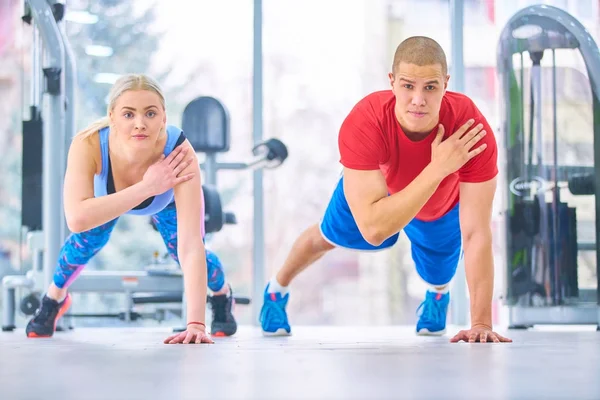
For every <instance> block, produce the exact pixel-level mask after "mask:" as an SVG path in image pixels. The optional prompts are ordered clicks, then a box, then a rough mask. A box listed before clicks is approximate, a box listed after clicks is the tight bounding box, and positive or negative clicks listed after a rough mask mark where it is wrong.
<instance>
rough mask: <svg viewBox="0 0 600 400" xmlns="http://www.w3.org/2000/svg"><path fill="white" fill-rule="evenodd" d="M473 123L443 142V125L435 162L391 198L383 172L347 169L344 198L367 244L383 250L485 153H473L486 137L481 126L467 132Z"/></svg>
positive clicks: (434, 148)
mask: <svg viewBox="0 0 600 400" xmlns="http://www.w3.org/2000/svg"><path fill="white" fill-rule="evenodd" d="M473 122H474V121H473V120H469V121H468V122H467V123H465V124H464V125H463V126H461V127H460V128H459V129H458V130H457V131H456V133H455V134H454V135H451V136H450V137H449V138H447V139H446V140H444V141H443V142H442V138H443V136H444V127H443V126H442V125H439V128H438V133H437V136H436V138H435V139H434V141H433V143H432V145H431V162H430V163H429V164H428V165H427V166H426V167H425V168H424V169H423V171H421V173H420V174H419V175H418V176H417V177H416V178H415V179H414V180H413V181H412V182H411V183H410V184H408V185H407V186H406V187H405V188H404V189H402V190H401V191H399V192H398V193H394V194H393V195H391V196H388V195H387V185H386V182H385V178H384V176H383V174H382V173H381V171H379V170H354V169H350V168H347V167H346V168H345V169H344V194H345V195H346V199H347V201H348V206H349V207H350V210H351V211H352V215H353V216H354V219H355V221H356V224H357V226H358V229H359V230H360V232H361V234H362V236H363V237H364V238H365V240H366V241H367V242H369V243H370V244H372V245H374V246H379V245H380V244H381V243H383V241H385V240H386V239H387V238H388V237H390V236H392V235H393V234H395V233H396V232H399V231H400V230H401V229H403V228H404V227H405V226H406V225H407V224H408V223H409V222H410V221H411V220H412V219H413V218H414V217H415V216H416V215H417V213H418V212H419V210H421V208H423V206H424V205H425V203H427V201H428V200H429V198H430V197H431V196H432V195H433V193H434V192H435V191H436V189H437V188H438V186H439V184H440V183H441V182H442V180H444V178H446V177H447V176H448V175H450V174H452V173H454V172H455V171H457V170H458V169H459V168H460V167H462V166H463V165H464V164H465V163H466V162H468V161H469V160H471V159H472V158H473V157H475V156H477V155H478V154H480V153H481V152H482V151H484V150H485V148H486V147H487V146H486V145H485V144H483V145H481V146H479V147H476V148H474V149H473V150H472V148H473V146H475V145H476V144H477V142H478V141H479V140H480V139H481V138H482V137H484V136H485V131H481V128H482V125H481V124H480V125H477V126H475V127H474V128H472V129H471V130H469V131H468V132H467V130H468V129H469V128H471V126H472V124H473ZM465 133H466V134H465Z"/></svg>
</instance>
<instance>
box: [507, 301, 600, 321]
mask: <svg viewBox="0 0 600 400" xmlns="http://www.w3.org/2000/svg"><path fill="white" fill-rule="evenodd" d="M597 308H598V307H597V306H596V304H593V303H590V304H588V305H576V306H575V305H571V306H553V307H522V306H510V307H508V311H509V313H510V316H511V318H510V321H511V324H512V325H588V324H596V323H597V321H598V311H597Z"/></svg>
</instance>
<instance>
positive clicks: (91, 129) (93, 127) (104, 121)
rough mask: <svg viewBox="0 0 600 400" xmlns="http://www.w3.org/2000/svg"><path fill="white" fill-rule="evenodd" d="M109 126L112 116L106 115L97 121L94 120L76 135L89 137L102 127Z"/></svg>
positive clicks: (84, 137)
mask: <svg viewBox="0 0 600 400" xmlns="http://www.w3.org/2000/svg"><path fill="white" fill-rule="evenodd" d="M107 126H110V118H109V117H108V116H105V117H102V118H100V119H99V120H97V121H95V122H92V123H91V124H90V125H89V126H88V127H87V128H85V129H84V130H82V131H80V132H79V133H77V135H75V136H81V137H82V138H83V139H87V138H89V137H90V136H92V135H93V134H94V133H96V132H98V131H100V129H103V128H106V127H107Z"/></svg>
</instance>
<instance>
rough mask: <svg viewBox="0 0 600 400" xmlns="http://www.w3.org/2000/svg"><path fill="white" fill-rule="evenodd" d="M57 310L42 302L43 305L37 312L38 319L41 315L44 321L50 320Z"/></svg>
mask: <svg viewBox="0 0 600 400" xmlns="http://www.w3.org/2000/svg"><path fill="white" fill-rule="evenodd" d="M54 312H55V308H54V307H51V306H49V305H45V304H43V303H42V306H41V307H40V308H39V309H38V310H37V312H36V315H35V317H36V319H37V318H38V317H40V318H41V319H42V320H43V321H44V322H46V321H48V320H49V319H51V318H52V315H53V314H54Z"/></svg>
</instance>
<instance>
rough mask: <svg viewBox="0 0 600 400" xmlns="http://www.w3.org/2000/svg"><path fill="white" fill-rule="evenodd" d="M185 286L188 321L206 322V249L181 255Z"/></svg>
mask: <svg viewBox="0 0 600 400" xmlns="http://www.w3.org/2000/svg"><path fill="white" fill-rule="evenodd" d="M180 254H181V256H180V257H179V262H180V264H181V269H182V270H183V286H184V290H185V298H186V301H187V321H186V323H188V322H192V321H195V322H202V323H204V322H205V318H206V291H207V289H206V287H207V284H208V283H207V279H208V278H207V276H206V253H205V251H204V247H202V246H199V248H196V249H193V250H190V251H186V252H184V253H180Z"/></svg>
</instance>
